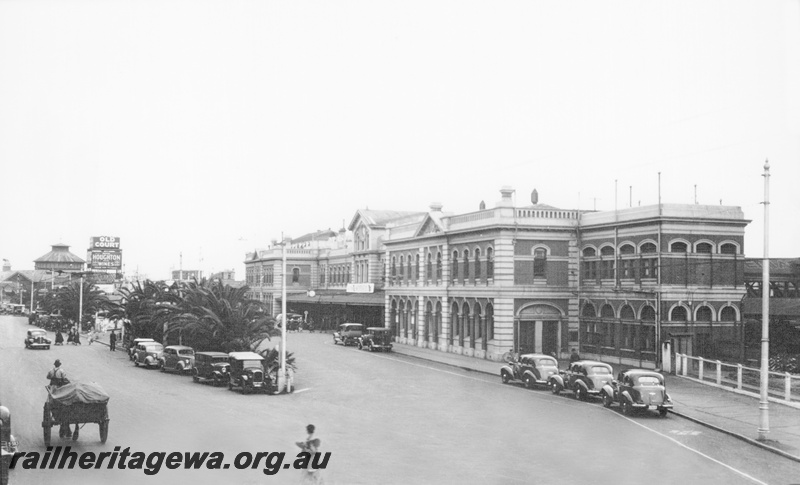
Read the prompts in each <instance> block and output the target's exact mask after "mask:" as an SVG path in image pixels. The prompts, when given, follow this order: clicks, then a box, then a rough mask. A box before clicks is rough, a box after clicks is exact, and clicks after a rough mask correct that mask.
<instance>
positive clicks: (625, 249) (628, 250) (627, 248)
mask: <svg viewBox="0 0 800 485" xmlns="http://www.w3.org/2000/svg"><path fill="white" fill-rule="evenodd" d="M635 252H636V248H634V247H633V245H632V244H623V245H622V246H621V247H620V248H619V253H620V254H633V253H635Z"/></svg>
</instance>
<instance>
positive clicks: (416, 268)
mask: <svg viewBox="0 0 800 485" xmlns="http://www.w3.org/2000/svg"><path fill="white" fill-rule="evenodd" d="M418 279H419V253H417V254H416V255H415V256H414V281H416V280H418Z"/></svg>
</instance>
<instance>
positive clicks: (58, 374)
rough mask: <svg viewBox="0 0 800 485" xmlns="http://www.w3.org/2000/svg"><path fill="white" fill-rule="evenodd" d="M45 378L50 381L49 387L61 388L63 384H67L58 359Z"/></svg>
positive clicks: (65, 375)
mask: <svg viewBox="0 0 800 485" xmlns="http://www.w3.org/2000/svg"><path fill="white" fill-rule="evenodd" d="M47 378H48V379H50V385H51V386H55V387H61V386H63V385H64V384H69V379H67V373H66V372H64V369H62V368H61V361H60V360H58V359H56V361H55V362H53V368H52V369H50V372H48V373H47Z"/></svg>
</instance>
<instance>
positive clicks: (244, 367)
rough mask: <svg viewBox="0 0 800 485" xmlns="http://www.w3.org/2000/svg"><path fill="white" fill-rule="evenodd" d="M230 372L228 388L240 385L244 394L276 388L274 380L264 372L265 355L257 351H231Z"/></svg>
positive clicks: (229, 357)
mask: <svg viewBox="0 0 800 485" xmlns="http://www.w3.org/2000/svg"><path fill="white" fill-rule="evenodd" d="M228 363H229V364H230V369H229V370H230V372H229V373H228V390H231V391H232V390H233V388H234V387H238V388H239V391H240V392H241V393H242V394H246V393H250V392H254V391H258V392H267V391H271V390H273V389H274V386H273V385H272V380H271V379H270V378H269V377H268V376H267V374H266V372H264V357H261V356H260V355H258V354H257V353H255V352H231V353H230V354H228Z"/></svg>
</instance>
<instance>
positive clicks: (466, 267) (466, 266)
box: [464, 249, 469, 280]
mask: <svg viewBox="0 0 800 485" xmlns="http://www.w3.org/2000/svg"><path fill="white" fill-rule="evenodd" d="M464 279H465V280H468V279H469V249H465V250H464Z"/></svg>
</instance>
